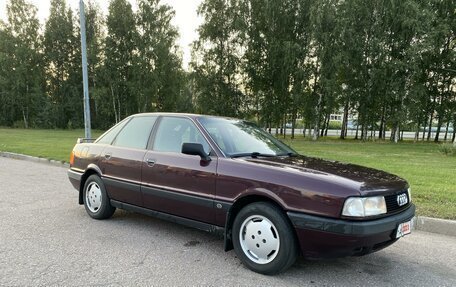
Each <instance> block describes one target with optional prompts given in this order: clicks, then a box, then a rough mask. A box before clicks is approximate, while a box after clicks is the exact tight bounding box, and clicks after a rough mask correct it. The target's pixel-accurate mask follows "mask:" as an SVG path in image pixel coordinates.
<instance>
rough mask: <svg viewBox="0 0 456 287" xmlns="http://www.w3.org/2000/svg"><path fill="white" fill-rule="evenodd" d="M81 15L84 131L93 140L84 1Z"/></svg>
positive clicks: (80, 4) (80, 9)
mask: <svg viewBox="0 0 456 287" xmlns="http://www.w3.org/2000/svg"><path fill="white" fill-rule="evenodd" d="M79 14H80V17H79V18H80V20H81V53H82V82H83V88H84V130H85V138H87V139H90V138H92V135H91V131H90V102H89V79H88V75H87V43H86V27H85V13H84V1H82V0H80V1H79Z"/></svg>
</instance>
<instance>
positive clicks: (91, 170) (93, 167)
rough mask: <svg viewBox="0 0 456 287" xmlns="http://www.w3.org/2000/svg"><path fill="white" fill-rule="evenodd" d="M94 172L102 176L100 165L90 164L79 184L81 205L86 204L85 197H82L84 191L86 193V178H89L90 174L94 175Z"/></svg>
mask: <svg viewBox="0 0 456 287" xmlns="http://www.w3.org/2000/svg"><path fill="white" fill-rule="evenodd" d="M94 174H96V175H98V176H100V177H101V170H100V168H98V166H96V165H89V166H88V167H87V169H86V171H85V172H84V174H83V175H82V177H81V183H80V185H79V204H81V205H82V204H84V199H83V198H82V197H83V193H84V185H85V183H86V180H87V178H89V176H91V175H94Z"/></svg>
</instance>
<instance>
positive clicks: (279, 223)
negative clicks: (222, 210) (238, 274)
mask: <svg viewBox="0 0 456 287" xmlns="http://www.w3.org/2000/svg"><path fill="white" fill-rule="evenodd" d="M232 234H233V245H234V250H235V252H236V254H237V256H238V257H239V258H240V259H241V261H242V263H244V265H245V266H247V268H249V269H250V270H252V271H255V272H258V273H261V274H266V275H273V274H277V273H280V272H283V271H285V270H286V269H288V268H289V267H290V266H291V265H293V263H294V262H295V261H296V258H297V255H298V245H297V241H296V237H295V234H294V231H293V229H292V227H291V225H290V223H289V221H288V219H287V218H286V217H285V215H284V213H283V212H282V210H280V209H279V208H278V207H277V206H275V205H273V204H271V203H268V202H256V203H251V204H249V205H247V206H245V207H244V208H242V209H241V210H240V211H239V213H238V214H237V216H236V218H235V219H234V223H233V231H232Z"/></svg>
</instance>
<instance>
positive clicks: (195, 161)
mask: <svg viewBox="0 0 456 287" xmlns="http://www.w3.org/2000/svg"><path fill="white" fill-rule="evenodd" d="M157 124H158V128H157V130H156V133H155V139H154V142H153V145H152V147H151V150H149V151H147V153H146V155H145V157H144V162H143V165H142V187H141V190H142V194H143V199H144V206H145V207H147V208H150V209H153V210H157V211H160V212H165V213H168V214H173V215H177V216H181V217H185V218H189V219H194V220H198V221H203V222H206V223H214V222H215V212H214V206H213V205H214V196H215V178H216V167H217V157H216V156H211V159H212V160H211V161H202V160H201V158H200V157H199V156H193V155H186V154H182V153H181V149H182V144H183V143H185V142H192V143H201V144H202V145H203V147H204V148H205V151H206V152H207V153H208V154H210V153H211V148H210V146H209V144H208V142H207V141H206V139H205V138H204V136H203V134H202V133H201V132H200V131H199V130H198V128H197V127H196V125H195V124H194V123H193V122H192V121H191V120H190V119H188V118H185V117H178V116H176V117H172V116H166V117H162V118H161V119H160V120H159V122H158V123H157Z"/></svg>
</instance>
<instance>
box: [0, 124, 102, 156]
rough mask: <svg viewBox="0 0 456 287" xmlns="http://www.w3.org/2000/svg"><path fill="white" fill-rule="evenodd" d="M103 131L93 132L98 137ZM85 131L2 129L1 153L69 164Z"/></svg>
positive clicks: (0, 137)
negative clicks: (78, 140) (77, 142)
mask: <svg viewBox="0 0 456 287" xmlns="http://www.w3.org/2000/svg"><path fill="white" fill-rule="evenodd" d="M101 133H102V132H101V131H97V130H95V131H92V137H97V136H99V135H100V134H101ZM83 137H84V130H83V129H80V130H32V129H29V130H25V129H6V128H0V151H9V152H15V153H21V154H27V155H33V156H38V157H44V158H49V159H54V160H59V161H65V162H68V161H69V159H70V153H71V150H72V149H73V146H74V145H75V144H76V140H77V138H83Z"/></svg>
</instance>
